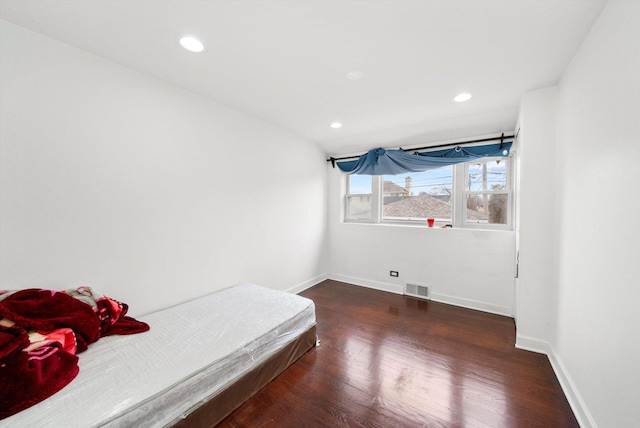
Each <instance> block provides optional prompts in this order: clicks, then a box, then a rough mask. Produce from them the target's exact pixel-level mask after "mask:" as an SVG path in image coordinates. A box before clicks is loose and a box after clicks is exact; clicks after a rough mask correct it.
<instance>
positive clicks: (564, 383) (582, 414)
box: [516, 334, 597, 428]
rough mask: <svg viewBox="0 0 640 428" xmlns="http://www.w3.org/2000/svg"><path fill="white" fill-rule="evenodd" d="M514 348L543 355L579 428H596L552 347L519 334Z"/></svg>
mask: <svg viewBox="0 0 640 428" xmlns="http://www.w3.org/2000/svg"><path fill="white" fill-rule="evenodd" d="M516 348H518V349H523V350H525V351H532V352H537V353H539V354H545V355H546V356H547V358H548V359H549V362H550V363H551V368H552V369H553V372H554V373H555V374H556V378H557V379H558V382H559V383H560V387H561V388H562V391H563V392H564V395H565V397H567V401H568V402H569V406H571V410H572V411H573V414H574V415H575V417H576V419H577V420H578V424H580V427H581V428H597V424H596V422H595V421H594V420H593V417H592V416H591V413H589V411H588V410H587V406H586V405H585V403H584V400H583V399H582V396H581V395H580V393H579V392H578V389H577V388H576V386H575V384H574V383H573V381H572V380H571V376H569V373H568V372H567V369H566V368H565V366H564V364H563V363H562V360H561V359H560V357H558V355H557V354H556V352H555V350H554V349H553V347H552V346H551V345H550V344H549V343H547V342H545V341H543V340H539V339H535V338H532V337H528V336H523V335H520V334H517V335H516Z"/></svg>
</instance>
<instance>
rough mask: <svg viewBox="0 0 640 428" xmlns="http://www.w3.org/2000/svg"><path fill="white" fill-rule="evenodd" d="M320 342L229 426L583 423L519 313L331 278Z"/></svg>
mask: <svg viewBox="0 0 640 428" xmlns="http://www.w3.org/2000/svg"><path fill="white" fill-rule="evenodd" d="M301 295H303V296H305V297H308V298H310V299H312V300H313V301H314V302H315V304H316V316H317V324H318V336H319V338H320V341H321V343H320V346H318V347H316V348H314V349H312V350H311V351H309V352H307V353H306V354H305V355H304V356H303V357H302V358H300V360H298V361H297V362H296V363H295V364H293V365H292V366H291V367H289V368H288V369H287V370H286V371H285V372H284V373H282V374H281V375H280V376H278V378H276V379H275V380H274V381H273V382H271V383H270V384H269V385H267V386H266V387H265V388H264V389H262V390H261V391H260V392H259V393H258V394H256V395H255V396H254V397H253V398H251V399H250V400H249V401H247V402H246V403H245V404H244V405H243V406H242V407H240V408H239V409H237V410H236V411H235V412H234V413H232V414H231V415H229V417H227V418H226V419H225V420H224V421H223V422H222V423H221V424H220V425H219V426H221V427H356V426H362V427H385V428H386V427H421V426H424V427H545V428H548V427H562V428H564V427H577V426H578V423H577V421H576V419H575V417H574V415H573V413H572V411H571V408H570V407H569V404H568V402H567V400H566V398H565V396H564V394H563V392H562V389H561V388H560V384H559V383H558V381H557V379H556V377H555V374H554V372H553V370H552V368H551V365H550V363H549V360H548V359H547V357H546V356H544V355H540V354H536V353H533V352H528V351H523V350H519V349H516V348H515V347H514V343H515V327H514V322H513V320H512V319H511V318H507V317H502V316H498V315H492V314H487V313H483V312H479V311H473V310H469V309H464V308H458V307H455V306H450V305H445V304H441V303H436V302H431V301H422V300H417V299H413V298H410V297H406V296H401V295H396V294H392V293H385V292H380V291H375V290H370V289H366V288H362V287H357V286H353V285H349V284H345V283H340V282H336V281H324V282H322V283H321V284H318V285H316V286H314V287H312V288H310V289H308V290H306V291H304V292H303V293H301Z"/></svg>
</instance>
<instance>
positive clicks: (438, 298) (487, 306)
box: [431, 292, 513, 317]
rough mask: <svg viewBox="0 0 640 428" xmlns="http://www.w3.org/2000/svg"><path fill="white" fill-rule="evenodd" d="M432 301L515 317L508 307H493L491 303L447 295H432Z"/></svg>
mask: <svg viewBox="0 0 640 428" xmlns="http://www.w3.org/2000/svg"><path fill="white" fill-rule="evenodd" d="M431 300H433V301H434V302H440V303H447V304H449V305H454V306H461V307H463V308H468V309H475V310H478V311H483V312H489V313H491V314H496V315H503V316H507V317H512V316H513V309H512V308H510V307H508V306H499V305H493V304H491V303H485V302H480V301H477V300H469V299H463V298H460V297H454V296H448V295H446V294H440V293H433V292H432V293H431Z"/></svg>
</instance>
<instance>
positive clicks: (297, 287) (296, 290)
mask: <svg viewBox="0 0 640 428" xmlns="http://www.w3.org/2000/svg"><path fill="white" fill-rule="evenodd" d="M327 278H328V275H327V274H326V273H323V274H322V275H318V276H316V277H315V278H311V279H309V280H307V281H304V282H302V283H300V284H298V285H294V286H293V287H291V288H288V289H287V290H285V291H286V292H288V293H292V294H298V293H301V292H303V291H304V290H306V289H307V288H311V287H313V286H314V285H317V284H319V283H321V282H322V281H324V280H325V279H327Z"/></svg>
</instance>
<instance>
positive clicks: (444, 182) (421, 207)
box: [382, 166, 453, 222]
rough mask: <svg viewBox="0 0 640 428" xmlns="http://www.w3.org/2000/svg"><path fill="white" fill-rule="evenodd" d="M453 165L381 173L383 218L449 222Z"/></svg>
mask: <svg viewBox="0 0 640 428" xmlns="http://www.w3.org/2000/svg"><path fill="white" fill-rule="evenodd" d="M452 189H453V167H451V166H447V167H443V168H438V169H435V170H432V171H426V172H413V173H409V174H400V175H385V176H383V191H384V195H383V207H382V218H383V219H384V220H410V219H411V220H424V219H427V218H435V219H436V220H438V221H443V222H444V221H449V222H450V221H451V204H452V198H451V192H452Z"/></svg>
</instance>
